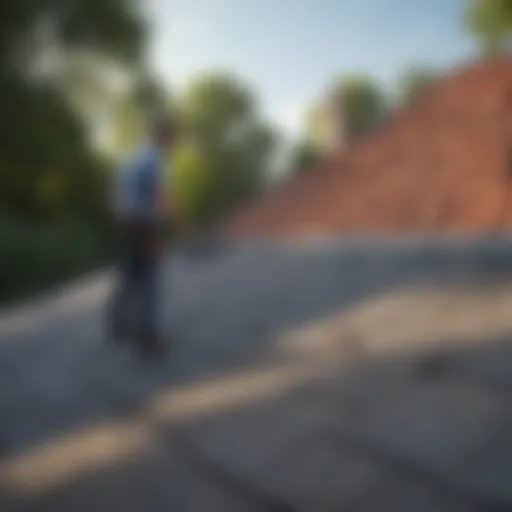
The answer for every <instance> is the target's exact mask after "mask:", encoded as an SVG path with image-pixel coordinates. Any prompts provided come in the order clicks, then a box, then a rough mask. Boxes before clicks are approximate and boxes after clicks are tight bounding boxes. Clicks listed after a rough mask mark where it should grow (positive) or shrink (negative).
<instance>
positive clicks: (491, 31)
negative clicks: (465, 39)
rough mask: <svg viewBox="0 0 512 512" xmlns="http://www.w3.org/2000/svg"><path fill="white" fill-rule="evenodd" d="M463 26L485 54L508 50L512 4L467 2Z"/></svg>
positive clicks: (494, 0) (500, 0)
mask: <svg viewBox="0 0 512 512" xmlns="http://www.w3.org/2000/svg"><path fill="white" fill-rule="evenodd" d="M465 24H466V27H467V29H468V31H469V32H470V33H471V34H472V35H473V36H474V37H475V38H476V39H477V40H478V41H479V43H480V47H481V49H482V51H483V52H484V53H485V54H487V55H494V54H497V53H501V52H502V51H504V50H508V49H510V43H511V36H512V3H511V2H510V1H509V0H469V2H468V5H467V8H466V12H465Z"/></svg>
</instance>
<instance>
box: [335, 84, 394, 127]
mask: <svg viewBox="0 0 512 512" xmlns="http://www.w3.org/2000/svg"><path fill="white" fill-rule="evenodd" d="M333 94H334V96H336V97H337V98H338V100H339V101H340V103H341V105H342V107H343V110H344V116H345V124H346V131H347V133H348V135H349V136H350V137H358V136H360V135H363V134H365V133H367V132H368V131H369V130H371V129H372V128H374V127H375V126H376V125H377V124H378V123H379V122H380V121H382V119H383V118H384V117H385V114H386V101H385V97H384V95H383V93H382V91H381V90H380V88H379V86H378V85H377V84H376V83H375V82H374V81H373V80H372V78H371V77H368V76H364V75H352V76H346V77H344V78H343V80H342V81H340V82H339V84H338V86H337V87H335V89H334V93H333Z"/></svg>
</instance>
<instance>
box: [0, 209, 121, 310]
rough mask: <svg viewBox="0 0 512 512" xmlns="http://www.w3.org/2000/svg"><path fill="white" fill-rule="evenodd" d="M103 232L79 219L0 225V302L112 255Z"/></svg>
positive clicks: (6, 221) (95, 263)
mask: <svg viewBox="0 0 512 512" xmlns="http://www.w3.org/2000/svg"><path fill="white" fill-rule="evenodd" d="M112 250H113V248H112V244H111V242H110V237H109V236H108V233H107V232H106V230H98V229H97V228H96V227H94V226H93V225H91V224H90V223H86V222H84V221H80V220H71V219H68V220H65V221H64V220H62V221H58V222H54V223H51V224H48V223H45V224H43V225H37V224H29V223H27V222H26V221H20V220H14V219H7V218H4V219H3V220H2V221H1V222H0V302H4V301H6V300H12V299H14V298H21V297H23V296H25V295H27V294H28V293H33V292H34V291H37V290H41V289H43V288H45V287H48V286H52V285H56V284H58V283H59V282H61V281H62V280H64V279H69V278H71V277H74V276H77V275H79V274H81V273H83V272H86V271H88V270H90V269H92V268H94V267H95V266H97V265H98V264H99V263H101V262H105V261H107V260H108V258H109V257H110V256H111V255H112Z"/></svg>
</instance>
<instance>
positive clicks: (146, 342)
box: [139, 261, 162, 355]
mask: <svg viewBox="0 0 512 512" xmlns="http://www.w3.org/2000/svg"><path fill="white" fill-rule="evenodd" d="M158 281H159V276H158V264H157V262H156V261H151V262H149V263H148V265H147V267H146V269H145V272H144V274H143V276H142V279H141V282H140V287H141V288H140V295H139V298H140V301H141V303H140V314H141V316H140V321H141V323H140V327H141V329H140V343H141V348H142V349H143V351H144V352H145V353H147V354H149V355H157V354H158V353H160V352H161V348H162V347H161V339H160V333H159V315H158V310H159V302H160V297H159V291H160V290H159V289H160V286H159V282H158Z"/></svg>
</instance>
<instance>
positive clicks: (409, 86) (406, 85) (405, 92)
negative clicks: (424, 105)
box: [400, 66, 437, 104]
mask: <svg viewBox="0 0 512 512" xmlns="http://www.w3.org/2000/svg"><path fill="white" fill-rule="evenodd" d="M436 79H437V77H436V74H435V73H434V71H432V70H431V69H429V68H428V67H426V66H414V67H411V68H409V69H408V70H407V71H406V72H405V73H404V75H403V77H402V79H401V81H400V82H401V83H400V96H401V100H402V103H404V104H409V103H412V102H413V101H415V100H416V99H418V98H420V97H421V96H422V95H423V94H424V93H425V91H427V90H428V89H429V88H430V87H431V86H432V84H433V83H434V82H435V81H436Z"/></svg>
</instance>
